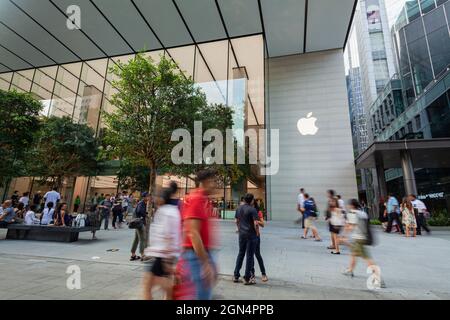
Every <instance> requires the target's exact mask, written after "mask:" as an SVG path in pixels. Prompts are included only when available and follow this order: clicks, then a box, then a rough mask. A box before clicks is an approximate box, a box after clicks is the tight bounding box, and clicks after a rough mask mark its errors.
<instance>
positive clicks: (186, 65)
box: [151, 46, 195, 78]
mask: <svg viewBox="0 0 450 320" xmlns="http://www.w3.org/2000/svg"><path fill="white" fill-rule="evenodd" d="M167 51H168V52H169V54H170V56H172V58H173V60H174V61H175V63H176V64H177V65H178V67H179V68H180V70H181V71H182V72H183V73H184V74H185V75H186V76H187V77H192V78H194V54H195V46H185V47H179V48H174V49H168V50H167ZM151 58H152V59H153V57H151ZM157 59H158V60H157V61H155V63H158V62H159V60H160V57H159V56H158V57H157ZM153 60H155V59H153Z"/></svg>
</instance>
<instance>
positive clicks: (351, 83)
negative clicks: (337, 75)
mask: <svg viewBox="0 0 450 320" xmlns="http://www.w3.org/2000/svg"><path fill="white" fill-rule="evenodd" d="M344 59H345V66H346V75H347V78H348V80H347V87H348V92H349V106H350V114H351V120H352V136H353V144H354V146H355V157H357V156H358V155H359V154H361V153H362V152H363V151H364V150H366V149H367V147H368V146H369V141H370V140H371V139H373V137H372V136H371V132H370V130H369V124H368V122H367V119H368V114H369V107H370V106H371V105H372V103H373V101H375V99H377V95H378V93H379V92H381V91H382V90H383V88H384V86H385V85H386V83H387V82H388V81H389V79H390V78H391V77H392V76H393V75H394V74H395V58H394V54H393V48H392V41H391V36H390V30H389V22H388V17H387V12H386V6H385V2H384V0H359V1H358V4H357V7H356V12H355V18H354V20H353V23H352V26H351V30H350V35H349V41H348V42H347V47H346V49H345V52H344ZM374 174H375V173H374V172H372V171H370V170H358V171H357V177H358V191H359V195H360V197H361V198H362V199H365V200H367V199H373V198H374V195H375V190H376V179H374V178H373V175H374Z"/></svg>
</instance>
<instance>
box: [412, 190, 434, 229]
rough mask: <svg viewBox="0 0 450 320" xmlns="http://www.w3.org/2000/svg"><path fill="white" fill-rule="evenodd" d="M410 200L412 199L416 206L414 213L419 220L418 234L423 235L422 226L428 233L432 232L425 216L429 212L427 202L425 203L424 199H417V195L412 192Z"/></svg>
mask: <svg viewBox="0 0 450 320" xmlns="http://www.w3.org/2000/svg"><path fill="white" fill-rule="evenodd" d="M409 200H410V201H411V203H412V205H413V207H414V213H415V216H416V222H417V234H418V235H419V236H420V235H422V228H423V229H425V231H426V232H427V233H428V234H430V233H431V230H430V228H428V226H427V219H426V217H425V215H426V214H428V210H427V207H426V206H425V203H423V201H422V200H419V199H417V196H416V195H415V194H410V195H409Z"/></svg>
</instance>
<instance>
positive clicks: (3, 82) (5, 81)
mask: <svg viewBox="0 0 450 320" xmlns="http://www.w3.org/2000/svg"><path fill="white" fill-rule="evenodd" d="M12 76H13V73H12V72H8V73H0V87H1V89H2V90H8V89H9V86H10V83H11V80H12Z"/></svg>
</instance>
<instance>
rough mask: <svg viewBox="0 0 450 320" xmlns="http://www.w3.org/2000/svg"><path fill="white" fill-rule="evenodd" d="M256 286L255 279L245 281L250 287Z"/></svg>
mask: <svg viewBox="0 0 450 320" xmlns="http://www.w3.org/2000/svg"><path fill="white" fill-rule="evenodd" d="M254 284H256V279H255V278H250V279H249V280H245V279H244V285H246V286H250V285H254Z"/></svg>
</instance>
